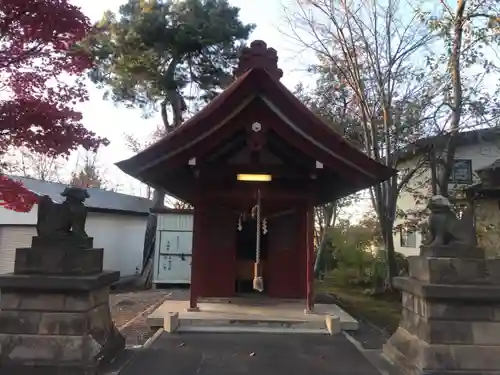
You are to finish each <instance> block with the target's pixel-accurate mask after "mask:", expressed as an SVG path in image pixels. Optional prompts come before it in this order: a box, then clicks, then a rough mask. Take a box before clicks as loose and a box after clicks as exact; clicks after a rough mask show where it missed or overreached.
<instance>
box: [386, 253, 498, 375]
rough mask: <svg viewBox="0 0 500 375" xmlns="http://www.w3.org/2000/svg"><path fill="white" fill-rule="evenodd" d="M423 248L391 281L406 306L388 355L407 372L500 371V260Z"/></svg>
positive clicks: (418, 374)
mask: <svg viewBox="0 0 500 375" xmlns="http://www.w3.org/2000/svg"><path fill="white" fill-rule="evenodd" d="M423 250H424V251H423V253H424V254H427V255H429V254H431V255H432V256H419V257H410V258H409V277H397V278H395V279H394V280H393V285H394V286H395V287H396V288H398V289H400V290H402V309H403V310H402V317H401V321H400V324H399V328H398V330H397V331H396V332H395V333H394V335H393V336H392V337H391V338H390V339H389V341H388V342H387V344H386V345H385V346H384V354H385V356H386V357H387V358H389V359H390V360H391V361H392V362H394V363H395V364H396V365H397V366H398V367H399V368H400V369H401V370H402V371H403V373H404V374H406V375H423V374H425V375H437V374H439V375H452V374H456V375H459V374H461V375H465V374H467V375H484V374H497V375H500V358H499V355H500V260H496V259H495V260H489V259H485V258H484V257H483V258H481V257H479V252H476V253H475V254H476V256H471V254H474V251H475V250H474V251H466V250H464V251H463V252H462V253H460V254H459V256H457V252H456V251H455V250H456V246H455V245H454V246H448V247H447V246H436V247H435V248H434V249H430V250H432V251H426V249H425V247H423ZM437 254H440V255H441V257H438V256H436V255H437ZM462 255H465V256H464V257H461V256H462Z"/></svg>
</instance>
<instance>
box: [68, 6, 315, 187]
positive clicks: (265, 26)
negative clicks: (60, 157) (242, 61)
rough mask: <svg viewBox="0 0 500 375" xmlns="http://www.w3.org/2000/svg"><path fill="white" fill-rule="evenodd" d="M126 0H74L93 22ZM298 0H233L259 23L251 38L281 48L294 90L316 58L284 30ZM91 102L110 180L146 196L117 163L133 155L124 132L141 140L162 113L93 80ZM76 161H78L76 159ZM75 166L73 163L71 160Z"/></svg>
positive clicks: (87, 106)
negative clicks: (107, 92)
mask: <svg viewBox="0 0 500 375" xmlns="http://www.w3.org/2000/svg"><path fill="white" fill-rule="evenodd" d="M125 1H126V0H105V1H104V0H103V1H96V0H90V1H89V0H73V1H72V3H73V4H75V5H77V6H79V7H81V9H82V10H83V12H84V13H85V14H86V15H87V16H88V17H90V19H91V20H92V21H96V20H98V19H100V18H101V16H102V14H103V13H104V12H105V11H106V10H112V11H117V10H118V8H119V6H120V5H121V4H122V3H124V2H125ZM287 1H288V3H289V4H288V5H290V4H292V3H293V2H294V0H283V1H281V0H232V1H230V3H231V4H232V5H235V6H237V7H239V8H240V9H241V11H240V18H241V20H242V21H243V22H245V23H254V24H256V25H257V27H256V29H255V31H254V32H253V34H252V35H251V37H250V40H256V39H262V40H264V41H265V42H266V43H267V44H268V46H269V47H273V48H275V49H276V50H277V51H278V56H279V59H280V60H279V66H280V68H281V69H283V71H284V77H283V79H282V82H283V83H284V84H285V85H286V86H287V87H288V88H290V89H293V87H294V86H295V85H296V84H298V83H299V82H302V83H303V82H305V81H308V80H309V81H310V80H311V78H310V77H308V75H307V73H305V72H304V69H305V68H306V67H307V66H308V65H309V64H310V63H311V62H312V61H313V57H311V56H308V55H307V54H305V53H303V52H301V51H299V50H298V49H297V48H294V46H293V45H292V44H291V43H290V38H289V37H288V36H286V35H285V34H284V33H283V30H284V29H286V23H285V21H284V19H283V15H284V13H283V7H284V6H285V5H287V3H286V2H287ZM89 91H90V101H88V102H86V103H84V104H83V105H81V106H80V107H79V109H80V110H81V111H82V114H83V123H84V125H85V127H86V128H88V129H90V130H92V131H94V132H96V133H97V134H98V135H100V136H105V137H107V138H108V139H109V140H110V142H111V143H110V145H109V146H108V147H106V148H103V149H102V150H101V151H99V161H98V164H99V165H100V166H101V167H102V168H103V170H105V173H106V179H107V180H109V181H111V184H112V185H114V186H113V187H118V189H119V190H120V191H121V192H124V193H129V194H134V195H142V194H144V193H145V190H146V189H145V187H144V186H142V184H140V183H138V182H137V181H136V180H134V179H132V178H130V177H128V176H127V175H126V174H124V173H123V172H121V171H120V170H119V169H118V168H117V167H116V166H114V163H116V162H118V161H120V160H123V159H126V158H128V157H131V156H133V152H132V151H131V150H129V149H128V148H127V146H126V144H125V142H124V134H132V135H134V136H135V137H137V138H139V139H141V140H147V138H148V135H149V134H151V132H152V131H153V130H154V129H155V128H156V126H157V124H158V123H161V119H160V117H159V114H157V115H155V116H153V117H152V118H150V119H147V120H146V119H144V118H142V116H141V114H142V112H141V111H140V110H134V109H127V108H124V107H119V106H118V107H117V106H115V104H114V103H112V102H111V101H105V100H103V99H102V95H103V92H101V91H100V90H98V89H97V88H95V87H94V86H93V85H92V84H91V83H89ZM75 162H76V161H75ZM69 164H70V165H72V163H69Z"/></svg>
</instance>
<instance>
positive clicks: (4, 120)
mask: <svg viewBox="0 0 500 375" xmlns="http://www.w3.org/2000/svg"><path fill="white" fill-rule="evenodd" d="M90 29H91V26H90V23H89V20H88V19H87V17H86V16H85V15H84V14H83V13H82V12H81V11H80V9H79V8H77V7H75V6H73V5H71V4H69V1H68V0H3V1H0V35H1V43H0V79H1V81H0V82H2V85H1V88H2V92H1V96H0V153H5V151H7V149H8V148H9V147H25V148H27V149H29V150H31V151H36V152H40V153H44V154H49V155H54V156H56V155H68V154H69V153H70V152H71V151H73V150H75V149H76V148H78V147H79V146H82V147H84V148H85V149H96V148H97V147H99V146H100V145H102V144H107V143H108V141H107V140H106V139H103V138H99V137H97V136H96V134H94V133H93V132H90V131H88V130H87V129H85V127H84V126H83V125H82V123H81V120H82V115H81V113H79V112H78V111H76V110H75V109H74V108H75V105H76V104H77V103H79V102H83V101H85V100H87V99H88V97H87V90H86V87H85V84H84V82H83V79H82V78H83V77H84V76H85V72H86V71H87V70H88V69H89V68H90V67H91V66H92V58H91V57H90V56H88V55H87V54H86V53H85V52H84V51H83V50H82V49H80V48H78V47H77V45H78V43H79V42H81V41H82V40H83V39H84V38H85V36H86V35H87V33H88V32H89V31H90ZM0 172H1V171H0ZM36 200H37V197H36V195H35V194H33V193H32V192H30V191H28V190H26V189H25V188H24V187H23V186H22V185H21V184H19V183H17V182H15V181H12V180H10V179H9V178H7V177H6V176H5V175H0V205H2V206H4V207H6V208H9V209H13V210H16V211H23V212H25V211H29V210H30V209H31V207H32V206H33V204H34V203H36Z"/></svg>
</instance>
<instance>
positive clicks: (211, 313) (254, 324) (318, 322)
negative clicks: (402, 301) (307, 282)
mask: <svg viewBox="0 0 500 375" xmlns="http://www.w3.org/2000/svg"><path fill="white" fill-rule="evenodd" d="M304 306H305V303H303V302H297V301H289V300H288V301H287V300H272V301H270V300H266V301H265V302H263V301H256V300H246V299H232V300H218V301H210V302H208V301H207V302H201V303H199V304H198V307H199V310H198V311H188V307H189V302H188V301H172V300H168V301H165V302H164V303H163V304H162V305H161V306H160V307H159V308H158V309H156V310H155V311H154V312H153V313H152V314H150V315H149V316H148V325H149V327H150V328H151V329H152V330H157V329H159V328H163V329H164V330H165V331H166V332H171V333H172V332H176V333H187V332H200V333H201V332H206V333H275V334H278V333H295V334H299V333H300V334H320V335H321V334H323V335H325V334H330V335H332V334H335V333H339V332H340V331H341V330H344V331H354V330H357V329H358V322H357V321H356V320H355V319H354V318H353V317H351V316H350V315H349V314H347V313H346V312H345V311H344V310H342V309H341V308H340V307H338V306H337V305H334V304H316V305H315V309H314V312H313V313H307V314H306V313H304Z"/></svg>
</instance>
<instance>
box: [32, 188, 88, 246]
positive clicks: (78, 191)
mask: <svg viewBox="0 0 500 375" xmlns="http://www.w3.org/2000/svg"><path fill="white" fill-rule="evenodd" d="M61 195H62V196H63V197H65V198H66V199H65V200H64V202H63V203H55V202H53V201H52V199H51V198H50V197H49V196H48V195H45V196H43V197H42V198H41V199H40V201H39V203H38V219H37V224H36V230H37V233H38V236H39V237H54V236H75V237H88V235H87V233H86V232H85V221H86V220H87V207H85V205H84V204H83V202H84V201H85V199H87V198H90V195H89V193H88V192H87V189H82V188H78V187H68V188H66V189H64V191H63V192H62V193H61Z"/></svg>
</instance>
